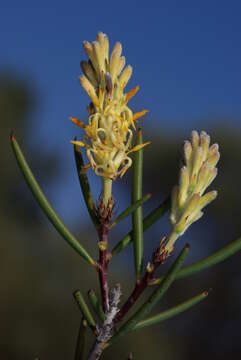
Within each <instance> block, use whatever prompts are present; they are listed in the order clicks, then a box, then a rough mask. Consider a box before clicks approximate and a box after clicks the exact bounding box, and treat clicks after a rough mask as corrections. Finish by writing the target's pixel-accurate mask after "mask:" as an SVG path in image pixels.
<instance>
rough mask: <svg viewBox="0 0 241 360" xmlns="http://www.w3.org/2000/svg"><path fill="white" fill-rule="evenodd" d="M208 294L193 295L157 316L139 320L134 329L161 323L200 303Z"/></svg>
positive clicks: (205, 292)
mask: <svg viewBox="0 0 241 360" xmlns="http://www.w3.org/2000/svg"><path fill="white" fill-rule="evenodd" d="M207 296H208V292H207V291H204V292H202V293H201V294H199V295H197V296H194V297H192V298H191V299H189V300H187V301H184V302H183V303H181V304H179V305H177V306H174V307H172V308H170V309H168V310H166V311H163V312H161V313H159V314H157V315H155V316H152V317H149V318H147V319H145V320H142V321H140V322H138V323H137V324H136V325H135V326H134V328H133V329H132V330H139V329H142V328H143V327H146V326H151V325H155V324H158V323H160V322H161V321H164V320H167V319H170V318H172V317H174V316H176V315H178V314H181V313H182V312H184V311H186V310H188V309H190V308H191V307H193V306H194V305H196V304H198V303H199V302H200V301H202V300H204V299H206V297H207Z"/></svg>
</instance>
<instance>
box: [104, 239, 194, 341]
mask: <svg viewBox="0 0 241 360" xmlns="http://www.w3.org/2000/svg"><path fill="white" fill-rule="evenodd" d="M188 251H189V245H186V246H185V247H184V248H183V250H182V251H181V253H180V255H179V256H178V257H177V259H176V260H175V262H174V264H173V265H172V267H171V269H170V270H169V272H168V273H167V275H166V276H165V277H164V279H163V280H162V282H161V283H160V285H159V286H158V288H157V289H156V290H155V291H154V292H153V293H152V295H151V296H150V297H149V299H148V300H147V301H146V302H145V303H144V304H143V305H142V306H141V307H140V308H139V310H137V312H136V313H135V314H134V315H133V316H132V317H131V318H130V319H129V320H128V321H127V322H126V323H125V324H123V325H122V326H121V327H120V329H119V331H118V332H117V333H116V334H115V335H114V336H113V337H112V339H111V340H110V342H109V343H110V344H112V343H113V341H116V340H117V339H118V338H120V337H121V336H123V335H125V334H126V333H127V332H129V331H131V330H132V329H133V328H134V327H135V326H136V324H137V323H139V321H141V320H142V319H143V318H144V317H145V316H147V315H148V314H149V313H150V312H151V310H152V309H153V308H154V306H155V305H156V304H157V303H158V302H159V301H160V300H161V298H162V297H163V296H164V294H165V293H166V291H167V290H168V289H169V287H170V286H171V284H172V283H173V281H174V280H175V278H176V275H177V273H178V271H179V270H180V268H181V266H182V264H183V263H184V261H185V259H186V257H187V254H188Z"/></svg>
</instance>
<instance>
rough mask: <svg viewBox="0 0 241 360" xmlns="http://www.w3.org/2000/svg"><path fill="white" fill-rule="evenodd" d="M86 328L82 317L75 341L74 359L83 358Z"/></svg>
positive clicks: (82, 359) (80, 359)
mask: <svg viewBox="0 0 241 360" xmlns="http://www.w3.org/2000/svg"><path fill="white" fill-rule="evenodd" d="M86 330H87V321H86V320H85V319H84V318H82V319H81V323H80V327H79V332H78V338H77V343H76V349H75V357H74V359H75V360H84V350H85V340H86Z"/></svg>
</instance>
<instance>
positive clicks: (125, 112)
mask: <svg viewBox="0 0 241 360" xmlns="http://www.w3.org/2000/svg"><path fill="white" fill-rule="evenodd" d="M83 47H84V50H85V52H86V55H87V56H88V61H82V62H81V68H82V71H83V73H84V75H82V76H81V77H80V84H81V86H82V87H83V89H84V90H85V91H86V93H87V94H88V95H89V97H90V99H91V103H90V105H89V106H88V108H87V110H88V112H89V118H88V124H87V125H85V124H84V122H82V121H80V120H78V119H77V118H73V117H71V118H70V119H71V120H72V121H73V122H74V123H75V124H76V125H78V126H79V127H81V128H83V129H84V131H85V135H84V137H83V139H82V141H72V143H73V144H76V145H79V146H83V147H84V148H85V149H86V153H87V157H88V159H89V161H90V166H91V167H92V168H93V169H94V171H95V173H96V174H97V175H99V176H102V177H104V178H109V179H115V178H116V177H117V176H118V175H120V176H121V177H122V176H123V175H124V173H125V172H126V171H127V169H128V168H129V167H130V166H131V164H132V160H131V158H130V157H129V156H128V155H129V153H130V152H132V151H138V150H139V149H140V148H141V147H143V146H145V145H146V144H147V143H145V144H142V145H141V146H140V145H139V146H137V147H133V148H132V138H133V129H134V130H135V121H136V120H137V119H138V118H140V117H141V116H143V115H145V114H146V112H147V111H146V110H143V111H141V112H139V113H136V114H133V113H132V111H131V109H130V108H129V106H128V102H129V100H130V99H131V98H132V97H133V96H134V95H135V94H136V92H137V91H138V90H139V87H138V86H136V87H135V88H134V89H132V90H131V91H129V92H127V93H125V92H124V89H125V87H126V85H127V83H128V81H129V79H130V77H131V74H132V67H131V66H130V65H128V66H126V67H125V57H124V56H122V46H121V44H120V43H119V42H117V43H116V44H115V46H114V48H113V50H112V53H111V55H110V57H109V40H108V37H107V35H105V34H103V33H101V32H100V33H98V34H97V38H96V41H93V43H89V42H87V41H85V42H84V43H83Z"/></svg>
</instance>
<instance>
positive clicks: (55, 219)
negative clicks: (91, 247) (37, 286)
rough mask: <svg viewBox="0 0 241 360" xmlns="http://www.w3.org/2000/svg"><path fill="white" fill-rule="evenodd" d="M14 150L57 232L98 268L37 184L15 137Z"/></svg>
mask: <svg viewBox="0 0 241 360" xmlns="http://www.w3.org/2000/svg"><path fill="white" fill-rule="evenodd" d="M10 139H11V144H12V148H13V151H14V154H15V157H16V160H17V163H18V165H19V167H20V170H21V171H22V173H23V176H24V178H25V180H26V182H27V184H28V186H29V188H30V190H31V191H32V193H33V195H34V197H35V199H36V200H37V202H38V204H39V205H40V207H41V208H42V210H43V211H44V213H45V214H46V215H47V217H48V219H49V220H50V221H51V223H52V224H53V225H54V227H55V228H56V230H57V231H58V232H59V233H60V235H61V236H62V237H63V238H64V239H65V240H66V241H67V242H68V243H69V245H70V246H72V248H73V249H74V250H75V251H77V253H78V254H79V255H81V256H82V257H83V258H84V259H85V260H86V261H87V262H88V263H89V264H91V265H92V266H96V263H95V261H94V259H92V257H91V256H90V255H89V254H88V252H87V251H86V250H85V249H84V247H83V246H82V245H81V244H80V243H79V242H78V240H77V239H76V238H75V237H74V235H73V234H72V233H71V232H70V231H69V230H68V229H67V227H66V226H65V225H64V224H63V222H62V221H61V219H60V218H59V216H58V215H57V214H56V212H55V211H54V209H53V208H52V206H51V205H50V203H49V202H48V200H47V198H46V197H45V195H44V193H43V191H42V190H41V188H40V186H39V184H38V183H37V181H36V179H35V177H34V175H33V173H32V171H31V169H30V167H29V166H28V164H27V161H26V160H25V158H24V155H23V153H22V151H21V149H20V146H19V144H18V142H17V140H16V139H15V137H14V136H13V135H11V137H10Z"/></svg>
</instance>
